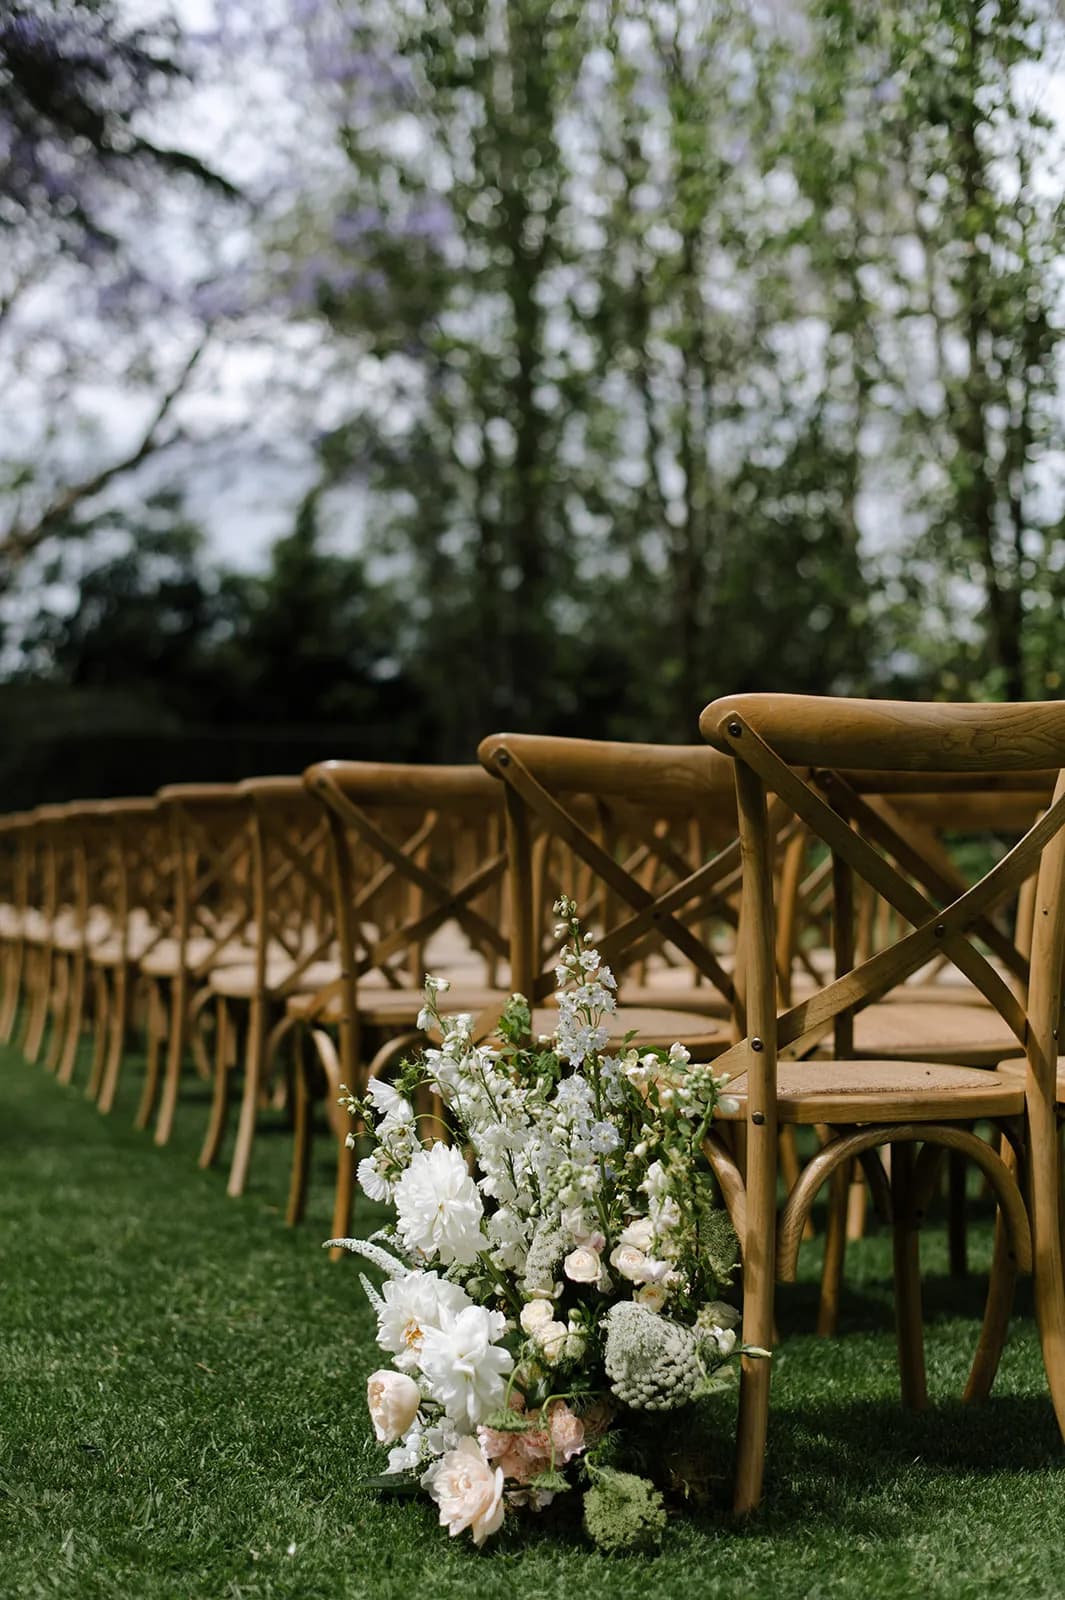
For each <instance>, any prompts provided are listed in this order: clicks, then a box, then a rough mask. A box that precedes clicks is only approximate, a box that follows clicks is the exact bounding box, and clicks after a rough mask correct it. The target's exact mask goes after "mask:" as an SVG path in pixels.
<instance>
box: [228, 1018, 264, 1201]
mask: <svg viewBox="0 0 1065 1600" xmlns="http://www.w3.org/2000/svg"><path fill="white" fill-rule="evenodd" d="M265 1024H266V1015H265V1008H264V1005H263V1003H262V1001H261V1000H259V999H255V1000H253V1001H252V1002H251V1004H250V1006H249V1008H248V1037H247V1040H246V1042H245V1048H244V1092H243V1094H242V1096H241V1101H240V1119H239V1121H238V1123H237V1142H236V1145H235V1147H234V1150H233V1161H232V1163H231V1165H230V1168H229V1182H228V1183H227V1184H226V1194H228V1195H229V1196H230V1197H231V1198H232V1199H234V1200H235V1199H236V1198H237V1197H238V1196H239V1195H242V1194H243V1193H244V1185H245V1184H246V1183H247V1181H248V1167H249V1165H250V1163H251V1150H252V1145H253V1144H254V1143H255V1124H256V1121H257V1120H258V1115H259V1090H260V1087H261V1085H262V1081H263V1055H264V1052H265V1045H266V1038H265Z"/></svg>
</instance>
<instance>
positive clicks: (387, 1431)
mask: <svg viewBox="0 0 1065 1600" xmlns="http://www.w3.org/2000/svg"><path fill="white" fill-rule="evenodd" d="M421 1403H422V1394H421V1390H420V1389H419V1388H418V1385H417V1384H416V1383H415V1381H414V1379H413V1378H411V1377H408V1375H407V1374H406V1373H405V1372H389V1371H388V1370H387V1369H382V1370H381V1371H380V1372H371V1374H370V1376H369V1378H368V1379H367V1382H366V1404H367V1406H368V1407H369V1411H370V1421H371V1422H372V1423H373V1431H374V1437H375V1438H376V1439H377V1442H378V1444H392V1443H393V1441H394V1440H396V1439H399V1438H402V1436H403V1435H404V1434H405V1433H406V1431H407V1429H408V1428H409V1427H410V1425H411V1423H412V1422H413V1421H414V1419H415V1417H416V1416H417V1415H418V1407H419V1406H420V1405H421Z"/></svg>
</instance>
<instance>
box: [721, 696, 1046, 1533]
mask: <svg viewBox="0 0 1065 1600" xmlns="http://www.w3.org/2000/svg"><path fill="white" fill-rule="evenodd" d="M700 726H701V730H702V732H703V735H704V737H705V738H706V739H707V740H708V741H709V742H710V743H711V744H712V745H713V746H714V747H715V748H716V749H717V750H719V751H720V752H722V753H723V754H727V755H729V756H731V757H732V759H733V762H734V767H735V779H736V793H737V802H738V810H739V829H740V842H741V847H742V851H743V902H742V925H743V939H742V948H743V956H744V960H743V968H742V971H741V973H740V974H739V975H738V979H739V981H738V986H737V987H738V1008H737V1009H738V1013H739V1016H740V1018H741V1028H742V1031H743V1037H742V1038H741V1039H740V1040H739V1042H738V1043H736V1044H735V1045H734V1046H733V1047H732V1048H731V1049H730V1050H729V1051H727V1052H726V1053H725V1054H724V1055H723V1056H721V1057H720V1058H719V1062H718V1065H719V1066H720V1067H721V1069H722V1070H727V1071H729V1072H730V1073H731V1074H734V1075H735V1076H734V1078H733V1082H732V1083H731V1084H730V1093H734V1094H735V1095H736V1097H737V1099H738V1101H739V1110H738V1112H737V1113H736V1123H737V1126H738V1127H739V1129H740V1130H741V1131H742V1134H743V1141H742V1142H743V1145H744V1147H745V1150H744V1156H745V1172H742V1173H741V1170H740V1164H739V1163H738V1162H736V1161H734V1160H733V1159H732V1158H731V1156H730V1154H729V1152H728V1150H727V1149H726V1148H725V1145H724V1143H723V1141H722V1140H721V1138H720V1135H719V1134H715V1135H714V1136H713V1138H712V1139H711V1141H710V1143H709V1147H708V1153H709V1154H710V1156H711V1159H712V1160H713V1161H714V1162H715V1163H716V1164H718V1170H719V1175H720V1176H721V1178H722V1188H723V1190H724V1191H725V1193H726V1196H727V1197H728V1198H729V1200H730V1202H731V1209H732V1213H733V1217H734V1219H735V1221H736V1223H737V1231H738V1233H739V1235H740V1238H741V1242H742V1253H743V1291H744V1322H743V1336H744V1342H745V1343H747V1344H750V1345H760V1346H770V1345H771V1344H772V1342H773V1328H774V1283H775V1280H776V1278H777V1277H780V1278H781V1279H784V1280H787V1279H790V1278H791V1277H792V1276H793V1275H794V1271H795V1263H796V1256H797V1252H798V1248H799V1241H800V1238H801V1236H802V1231H803V1227H804V1224H805V1221H806V1218H807V1217H808V1215H809V1210H810V1207H811V1205H812V1203H813V1200H814V1198H815V1196H816V1194H817V1192H818V1191H819V1189H820V1187H821V1186H822V1184H823V1183H824V1182H825V1181H827V1180H829V1179H830V1178H831V1176H832V1174H833V1173H834V1172H836V1171H838V1170H840V1169H841V1168H843V1167H844V1166H845V1165H847V1164H849V1163H851V1162H852V1161H853V1160H854V1159H855V1158H858V1159H861V1160H863V1162H864V1163H866V1166H867V1170H868V1172H869V1174H870V1178H871V1181H873V1182H874V1183H875V1184H876V1185H877V1186H878V1187H879V1188H880V1189H881V1190H884V1189H886V1188H887V1187H888V1183H889V1184H890V1189H889V1199H890V1207H891V1214H892V1226H893V1233H894V1267H895V1297H896V1327H897V1343H898V1354H899V1367H900V1379H901V1389H902V1397H903V1401H904V1403H906V1404H908V1405H910V1406H914V1407H920V1406H923V1405H924V1404H925V1403H926V1384H925V1372H924V1350H923V1332H922V1325H921V1309H920V1279H919V1264H918V1245H917V1239H918V1233H917V1230H918V1226H919V1222H920V1219H921V1215H922V1213H923V1210H924V1207H925V1205H926V1203H927V1200H928V1197H929V1195H930V1193H931V1189H932V1186H933V1184H934V1182H935V1179H936V1175H937V1169H938V1166H939V1163H940V1161H941V1159H942V1155H943V1152H944V1150H957V1151H960V1152H962V1153H964V1155H966V1156H967V1157H968V1158H969V1159H971V1160H972V1161H974V1162H975V1163H976V1164H977V1166H978V1167H979V1168H980V1169H981V1170H982V1171H983V1173H984V1174H985V1176H986V1178H987V1180H988V1181H989V1183H990V1185H991V1187H992V1189H993V1191H994V1194H995V1197H996V1200H997V1202H998V1206H999V1210H1000V1216H1001V1218H1002V1228H1003V1240H1004V1244H1003V1251H1004V1252H1005V1251H1008V1253H1009V1254H1010V1255H1011V1257H1012V1260H1013V1263H1014V1264H1015V1266H1016V1268H1017V1269H1018V1270H1029V1269H1030V1270H1032V1272H1033V1274H1034V1286H1035V1300H1036V1309H1037V1318H1038V1323H1039V1332H1040V1340H1041V1345H1042V1351H1043V1360H1044V1366H1045V1369H1046V1374H1047V1380H1048V1384H1049V1388H1050V1394H1051V1399H1052V1401H1053V1404H1054V1408H1055V1412H1056V1415H1057V1418H1058V1422H1059V1426H1061V1427H1062V1428H1063V1429H1065V1284H1063V1280H1062V1247H1061V1232H1060V1220H1059V1174H1058V1146H1057V1136H1056V1127H1055V1077H1056V1061H1057V1055H1058V1037H1059V1029H1060V1024H1061V1010H1062V973H1063V963H1065V833H1063V828H1065V779H1063V778H1061V777H1059V778H1058V780H1057V782H1056V785H1055V789H1054V794H1053V799H1052V802H1051V804H1050V807H1049V809H1048V810H1047V811H1046V812H1045V814H1044V815H1043V816H1042V817H1041V819H1040V820H1038V821H1036V822H1035V823H1034V824H1033V826H1032V827H1030V828H1029V829H1028V831H1027V832H1026V833H1025V834H1024V836H1023V838H1022V839H1021V840H1020V841H1019V842H1018V843H1017V844H1016V845H1015V846H1014V847H1013V848H1012V849H1011V850H1010V851H1009V852H1008V853H1007V854H1006V855H1005V856H1004V857H1003V858H1002V859H1001V860H999V861H998V862H997V863H996V864H995V865H994V866H993V867H992V868H991V870H990V871H989V872H987V873H986V874H985V875H984V876H983V877H982V878H981V879H980V880H979V882H977V883H976V884H974V885H973V886H971V887H969V888H966V889H964V891H963V892H961V893H956V892H955V888H954V886H953V885H951V886H949V887H948V886H946V885H940V886H939V888H940V890H943V891H945V892H933V891H932V890H927V891H926V889H924V888H921V887H919V886H917V885H916V884H915V883H914V881H913V880H912V878H911V877H908V876H907V875H906V873H905V872H903V871H901V870H900V868H899V866H898V865H897V864H894V863H897V862H899V861H904V860H905V846H904V843H903V842H901V841H900V839H899V838H898V836H897V835H895V834H894V833H893V831H892V832H889V830H888V825H887V824H886V823H885V822H884V821H883V819H882V818H881V821H880V822H879V824H877V825H876V826H873V825H872V824H871V823H870V818H869V815H868V812H869V807H868V805H867V803H866V801H865V799H864V796H863V790H866V789H868V787H869V784H868V780H867V779H865V778H864V777H863V774H864V773H867V772H872V773H875V774H876V775H877V776H876V777H875V778H874V779H873V780H872V783H873V785H874V787H876V788H882V787H883V775H885V774H896V775H899V776H908V777H909V779H910V781H911V782H912V781H913V780H914V778H915V777H916V778H917V779H919V778H920V775H922V774H923V775H925V777H926V779H927V778H928V776H929V775H935V774H943V773H947V774H951V775H952V779H953V781H954V782H955V783H956V784H957V786H958V787H959V788H964V787H965V785H966V782H968V783H970V784H971V785H972V786H973V787H974V788H977V789H979V788H982V787H986V784H987V782H988V775H991V777H992V778H993V779H998V780H1002V779H1004V778H1006V779H1009V778H1012V777H1013V776H1014V775H1016V774H1032V773H1036V772H1046V771H1047V770H1048V769H1053V770H1057V769H1058V768H1059V767H1060V766H1061V764H1062V762H1063V761H1065V705H1062V704H1050V705H1041V704H1032V705H1011V706H1001V705H976V706H957V705H941V704H935V705H921V704H912V705H910V704H899V703H895V702H874V701H860V700H859V701H855V700H826V699H818V698H814V697H807V696H789V695H739V696H733V697H729V698H726V699H723V700H718V701H715V702H714V703H713V704H712V705H710V706H708V707H707V708H706V710H705V711H704V712H703V715H702V718H701V720H700ZM797 768H798V769H802V768H809V769H812V775H811V777H809V778H807V777H804V776H803V775H802V773H801V771H796V770H794V769H797ZM770 796H773V797H776V798H777V799H780V800H783V801H784V803H785V804H786V805H787V806H788V807H789V808H790V809H791V810H792V811H793V812H794V813H795V814H796V815H797V816H798V817H799V818H801V820H802V821H803V822H804V823H805V824H806V826H807V827H808V828H809V829H810V830H811V832H812V833H814V834H816V835H817V836H818V837H819V838H820V839H822V840H823V841H824V843H825V844H826V845H827V846H828V848H829V850H830V852H831V856H832V875H833V889H834V920H835V924H836V936H835V977H834V978H833V979H832V980H831V981H827V982H825V983H824V984H823V985H822V986H821V987H820V988H819V989H817V990H816V991H814V992H812V993H809V994H807V995H805V996H803V997H802V998H801V999H800V1000H798V1001H797V1003H795V1004H792V1005H791V1006H788V1007H786V1008H784V1009H782V1010H781V1009H780V1008H779V1007H778V1004H777V972H776V964H775V959H774V956H775V951H774V935H775V904H774V901H775V895H774V882H773V870H772V832H771V829H770V827H769V825H768V822H767V815H768V809H767V807H768V799H769V797H770ZM892 857H894V862H893V860H892ZM1033 873H1037V874H1038V880H1037V888H1036V893H1035V916H1034V923H1033V934H1032V941H1031V955H1030V960H1029V959H1026V958H1025V956H1024V955H1023V954H1022V953H1021V952H1020V951H1019V950H1017V949H1016V948H1015V947H1012V948H1011V947H1010V946H1009V945H1008V942H1007V939H1006V936H1005V934H1004V932H1003V930H1002V928H1001V927H1000V926H997V925H996V923H995V921H994V913H995V912H996V911H997V909H998V908H999V907H1000V906H1001V905H1002V904H1003V903H1004V902H1008V901H1010V900H1011V899H1012V898H1013V897H1016V896H1017V895H1019V894H1020V893H1021V891H1022V888H1023V885H1024V883H1025V881H1026V880H1027V879H1028V878H1030V877H1031V876H1032V874H1033ZM859 880H864V882H866V883H867V884H869V885H870V886H871V887H872V888H873V889H874V890H875V891H876V893H877V894H878V895H880V896H882V897H883V898H884V899H885V900H887V901H888V902H889V903H890V904H891V905H892V906H893V907H895V908H896V910H897V911H898V912H899V913H900V914H901V917H902V918H903V919H904V922H905V923H906V924H908V925H909V926H908V928H904V929H903V930H902V931H901V933H900V937H898V938H897V939H896V940H895V942H894V943H892V944H891V945H890V946H887V947H885V948H882V949H878V950H877V951H875V953H873V954H871V955H869V956H867V957H866V958H865V959H861V958H860V957H859V956H858V955H857V952H856V950H855V948H854V946H853V942H852V939H851V935H850V930H852V929H853V926H854V896H855V883H856V882H857V881H859ZM974 941H975V942H974ZM991 953H994V955H995V956H996V957H997V958H998V959H999V960H1001V961H1003V962H1004V963H1005V964H1006V965H1007V967H1008V969H1009V971H1010V973H1011V974H1012V975H1013V977H1014V978H1015V979H1016V982H1015V983H1014V984H1013V985H1012V986H1011V983H1010V982H1009V981H1007V978H1005V977H1003V975H1002V973H1001V972H1000V971H999V970H998V969H997V968H996V966H995V965H993V963H992V961H991V960H990V959H989V954H991ZM940 954H942V955H944V956H945V957H947V958H948V959H949V960H950V961H951V962H952V963H953V964H954V965H955V966H956V967H957V968H958V969H959V971H960V972H961V973H963V974H964V975H965V977H966V978H968V979H969V981H970V982H971V983H972V984H973V985H974V986H975V987H976V988H977V989H978V990H979V991H980V993H981V994H982V996H983V997H984V1000H985V1001H986V1003H987V1005H988V1007H989V1008H990V1009H991V1010H992V1011H993V1012H994V1013H995V1014H996V1016H997V1017H999V1018H1001V1019H1002V1021H1003V1022H1005V1024H1006V1025H1007V1026H1008V1027H1009V1029H1010V1031H1011V1033H1012V1034H1013V1036H1014V1037H1015V1039H1016V1040H1017V1042H1018V1044H1019V1045H1020V1046H1021V1048H1022V1049H1023V1051H1024V1053H1025V1058H1026V1067H1025V1071H1024V1074H1023V1076H1021V1077H1018V1076H1016V1075H1014V1074H1010V1073H1007V1072H996V1071H986V1070H980V1069H975V1068H972V1067H965V1066H954V1065H946V1064H944V1063H942V1062H939V1061H897V1060H893V1059H879V1060H870V1059H864V1060H856V1059H855V1057H854V1044H853V1042H854V1033H855V1026H854V1025H855V1019H856V1015H858V1014H860V1012H861V1010H862V1009H863V1008H865V1007H866V1006H868V1005H871V1004H873V1003H875V1002H878V1001H880V1000H882V999H883V997H884V996H885V995H887V994H888V993H889V992H890V991H891V990H892V989H894V988H897V987H898V986H899V985H900V984H904V983H905V982H906V980H907V979H908V978H909V977H910V976H911V975H912V974H914V973H916V972H918V971H920V970H921V969H922V968H923V967H924V966H925V965H926V964H927V963H928V962H929V961H930V960H932V959H934V958H936V957H938V956H939V955H940ZM827 1036H831V1038H832V1057H831V1058H826V1057H825V1056H823V1055H822V1056H816V1055H815V1053H816V1051H817V1050H818V1047H819V1046H821V1045H822V1043H823V1041H824V1040H825V1038H826V1037H827ZM727 1120H728V1119H724V1120H723V1123H722V1126H725V1125H727ZM978 1120H989V1121H991V1122H993V1123H995V1124H997V1125H998V1126H999V1128H1000V1129H1001V1130H1002V1132H1003V1133H1004V1134H1005V1136H1006V1137H1007V1138H1008V1140H1009V1141H1010V1144H1011V1147H1012V1148H1013V1149H1014V1151H1015V1152H1016V1163H1011V1162H1007V1161H1004V1160H1003V1159H1002V1157H1001V1156H1000V1155H998V1154H997V1153H996V1152H995V1151H994V1150H993V1149H992V1147H991V1146H990V1145H989V1144H988V1143H987V1142H986V1141H984V1140H983V1139H981V1138H979V1137H977V1135H976V1134H975V1133H974V1132H973V1131H972V1129H971V1126H970V1125H971V1124H972V1123H973V1122H975V1121H978ZM784 1123H794V1124H800V1123H807V1124H810V1123H813V1124H819V1125H821V1126H823V1127H824V1128H826V1129H827V1130H828V1132H829V1135H830V1136H829V1137H828V1139H827V1142H826V1143H825V1145H824V1147H823V1148H822V1150H821V1151H820V1152H819V1153H818V1155H817V1156H816V1157H815V1158H814V1159H813V1160H812V1161H811V1162H810V1163H809V1164H808V1165H807V1167H806V1168H805V1169H804V1171H803V1173H802V1174H801V1176H800V1178H799V1179H798V1181H797V1182H796V1183H795V1184H794V1185H793V1186H792V1187H791V1189H790V1192H789V1194H788V1198H787V1200H786V1203H785V1205H784V1208H783V1211H782V1213H781V1216H780V1219H779V1223H778V1219H777V1187H778V1179H779V1171H778V1144H777V1130H778V1127H779V1126H780V1125H781V1124H784ZM887 1145H890V1146H891V1166H890V1180H888V1179H887V1178H886V1176H885V1173H884V1169H883V1167H882V1166H881V1165H880V1163H879V1161H878V1160H877V1159H876V1158H875V1152H877V1151H879V1150H880V1149H881V1148H882V1147H883V1146H887ZM1016 1164H1019V1166H1020V1170H1021V1172H1022V1178H1021V1180H1020V1182H1018V1178H1017V1175H1016V1172H1015V1170H1014V1165H1016ZM771 1372H772V1363H771V1362H769V1361H761V1360H755V1359H748V1358H744V1361H743V1370H742V1376H741V1392H740V1415H739V1426H738V1433H737V1468H736V1480H735V1505H736V1509H737V1510H738V1511H749V1510H750V1509H751V1508H752V1507H753V1506H755V1505H756V1504H757V1503H758V1500H759V1498H760V1496H761V1492H762V1482H763V1471H764V1458H765V1446H766V1434H767V1424H768V1413H769V1391H770V1381H771ZM970 1392H971V1393H973V1392H974V1391H973V1389H972V1386H971V1388H970Z"/></svg>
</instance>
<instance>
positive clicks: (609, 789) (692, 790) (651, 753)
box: [477, 733, 735, 811]
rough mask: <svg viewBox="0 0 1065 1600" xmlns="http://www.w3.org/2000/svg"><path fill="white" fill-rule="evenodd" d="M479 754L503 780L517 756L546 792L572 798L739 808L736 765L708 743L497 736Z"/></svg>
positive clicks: (491, 736) (660, 805) (688, 807)
mask: <svg viewBox="0 0 1065 1600" xmlns="http://www.w3.org/2000/svg"><path fill="white" fill-rule="evenodd" d="M477 754H478V757H479V758H480V760H481V762H482V764H483V765H484V767H485V769H486V771H488V772H491V773H493V774H494V775H495V776H497V777H503V776H504V775H505V769H506V767H507V764H508V762H509V761H510V760H511V758H512V757H516V758H517V760H518V761H520V762H521V763H522V765H523V766H525V767H527V768H528V769H529V771H530V772H531V773H532V775H533V777H534V778H536V780H537V782H538V783H541V784H543V786H544V787H545V788H547V789H553V790H563V791H565V792H567V793H572V794H596V795H603V796H615V797H617V798H619V799H627V800H631V801H633V802H635V803H637V804H643V805H649V806H653V807H656V808H661V809H662V810H670V809H672V808H673V807H677V808H679V809H681V810H684V811H690V810H691V809H692V807H693V805H696V804H698V802H699V801H703V802H705V801H706V800H707V799H714V800H716V801H717V802H718V803H720V802H721V801H722V800H726V801H727V803H728V804H729V805H732V804H733V795H734V792H735V789H734V779H733V774H732V763H731V761H727V760H723V759H722V758H721V757H720V756H719V755H718V754H717V752H716V751H714V750H708V749H707V748H706V746H705V745H684V744H681V745H667V744H622V743H620V742H617V741H614V740H609V739H561V738H554V737H552V736H550V735H546V734H535V733H492V734H489V735H488V737H487V738H485V739H482V740H481V742H480V744H479V745H478V747H477Z"/></svg>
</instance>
